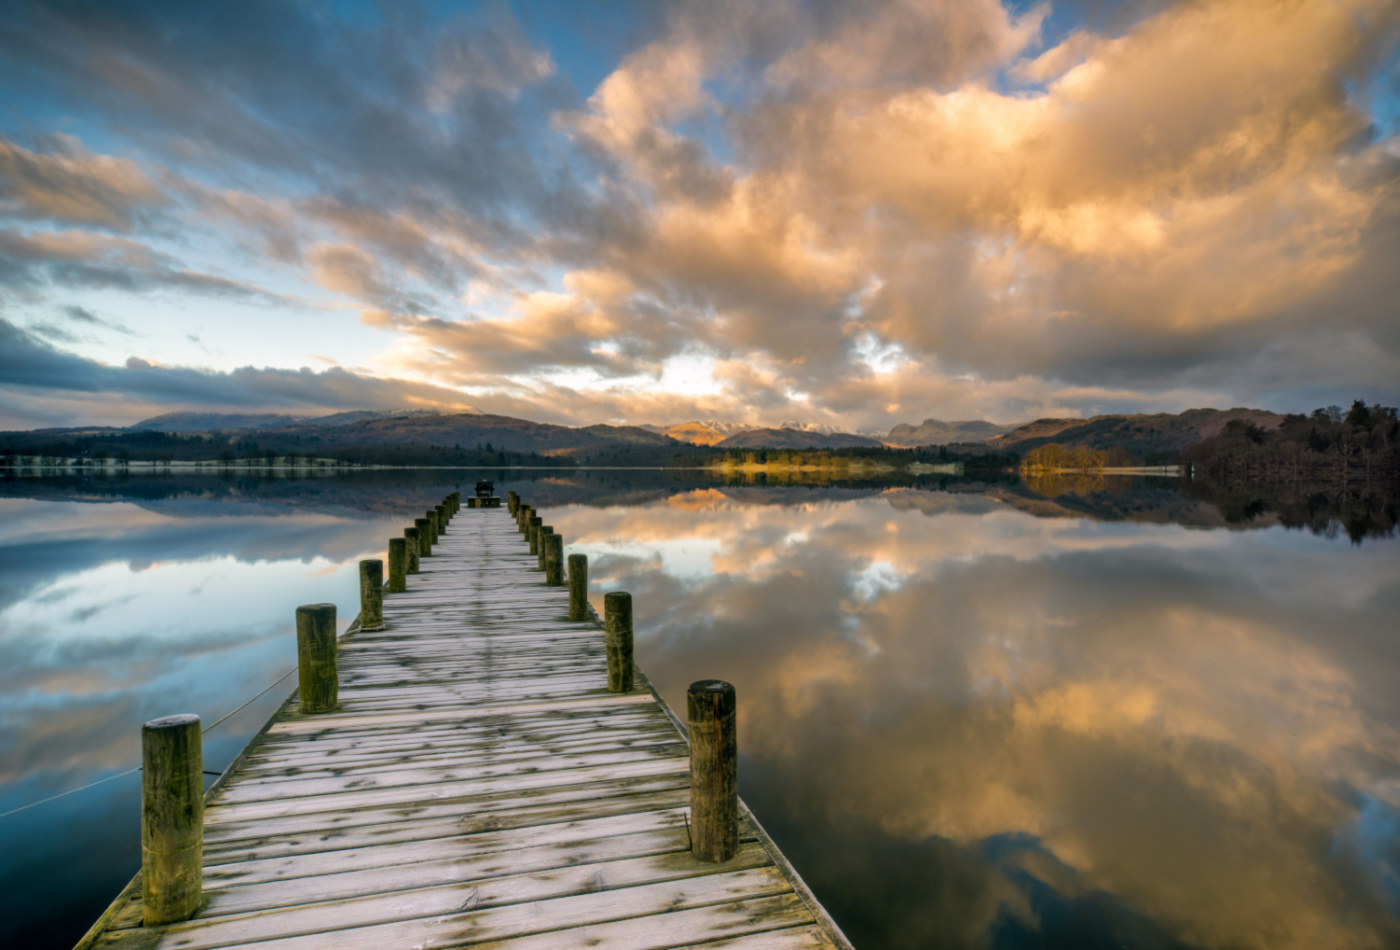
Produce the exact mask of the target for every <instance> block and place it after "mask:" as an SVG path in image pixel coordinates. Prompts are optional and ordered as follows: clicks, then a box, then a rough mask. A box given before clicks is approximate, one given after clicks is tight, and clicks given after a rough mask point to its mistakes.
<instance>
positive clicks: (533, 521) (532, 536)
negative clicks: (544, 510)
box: [525, 514, 544, 557]
mask: <svg viewBox="0 0 1400 950" xmlns="http://www.w3.org/2000/svg"><path fill="white" fill-rule="evenodd" d="M542 527H544V520H543V519H542V518H540V516H539V515H536V514H532V515H530V527H529V528H528V529H527V530H526V533H525V537H526V538H527V539H529V541H530V553H531V554H533V555H535V556H536V557H538V556H539V553H540V528H542Z"/></svg>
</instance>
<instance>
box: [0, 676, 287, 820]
mask: <svg viewBox="0 0 1400 950" xmlns="http://www.w3.org/2000/svg"><path fill="white" fill-rule="evenodd" d="M296 671H297V668H296V667H295V666H294V667H292V668H291V669H290V670H288V671H287V672H285V673H283V674H282V675H281V676H279V677H277V679H276V681H274V682H273V683H272V684H270V685H269V686H267V687H266V688H265V689H263V690H262V691H261V692H260V693H258V694H257V695H256V696H254V697H253V698H252V699H249V700H248V701H247V702H245V703H244V704H243V705H241V706H239V707H238V708H237V709H235V710H233V712H230V713H228V714H227V715H226V716H224V717H223V718H221V719H218V720H216V721H215V722H213V723H210V724H209V725H207V726H205V727H204V729H203V731H202V732H201V733H200V735H204V734H206V733H208V732H209V730H210V729H213V728H214V727H215V726H218V725H222V724H223V723H225V722H228V721H229V720H230V719H232V718H233V716H234V714H235V713H239V712H242V711H243V710H245V709H247V708H248V707H249V706H251V705H252V704H253V703H255V702H256V701H257V700H259V699H261V698H262V697H263V696H265V695H267V693H268V692H269V691H270V690H271V689H272V688H273V687H274V686H276V685H277V684H278V683H280V682H282V681H283V680H285V679H286V678H287V677H289V676H291V675H292V674H293V673H295V672H296ZM139 771H141V766H139V765H138V766H136V768H134V769H127V770H126V771H125V772H118V773H117V774H116V775H109V776H107V777H106V778H100V779H98V780H97V781H95V782H90V783H88V784H87V785H81V786H79V787H78V788H70V789H69V790H68V791H66V792H59V793H58V794H57V795H50V796H49V797H48V798H41V799H39V800H38V801H37V802H30V803H29V804H28V805H21V806H19V807H18V808H12V809H10V810H9V811H4V812H0V818H8V817H9V816H11V815H15V814H18V813H20V812H22V811H27V810H28V809H30V808H37V807H38V806H40V805H47V804H48V803H49V802H56V801H58V800H59V799H60V798H67V797H68V796H69V795H76V794H77V793H78V792H85V791H87V790H88V789H90V788H96V787H97V786H99V785H105V784H106V783H108V782H115V781H116V780H117V779H119V778H124V777H126V776H128V775H134V774H136V773H137V772H139ZM204 774H205V775H222V774H223V773H222V772H205V773H204Z"/></svg>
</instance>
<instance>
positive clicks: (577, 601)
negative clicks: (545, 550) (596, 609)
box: [569, 554, 588, 620]
mask: <svg viewBox="0 0 1400 950" xmlns="http://www.w3.org/2000/svg"><path fill="white" fill-rule="evenodd" d="M569 619H570V620H587V619H588V555H587V554H570V555H569Z"/></svg>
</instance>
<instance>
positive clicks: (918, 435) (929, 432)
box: [885, 419, 1013, 449]
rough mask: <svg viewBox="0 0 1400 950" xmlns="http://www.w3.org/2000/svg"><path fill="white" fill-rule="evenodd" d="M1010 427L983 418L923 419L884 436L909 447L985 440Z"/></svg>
mask: <svg viewBox="0 0 1400 950" xmlns="http://www.w3.org/2000/svg"><path fill="white" fill-rule="evenodd" d="M1012 428H1013V426H1002V425H997V424H996V423H995V422H987V421H986V420H984V419H976V420H971V421H964V422H944V421H942V420H941V419H925V420H924V421H923V422H921V423H919V424H918V425H917V426H912V425H909V424H908V423H907V422H906V423H902V424H900V425H897V426H895V427H894V428H893V429H891V430H890V434H889V435H888V436H886V437H885V443H886V444H887V445H894V446H898V447H899V448H902V449H910V448H914V447H916V446H920V445H948V444H949V443H952V442H963V443H968V442H986V441H987V440H988V439H992V438H995V437H996V436H998V435H1001V434H1002V433H1003V432H1006V431H1008V430H1010V429H1012Z"/></svg>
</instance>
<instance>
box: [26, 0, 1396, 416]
mask: <svg viewBox="0 0 1400 950" xmlns="http://www.w3.org/2000/svg"><path fill="white" fill-rule="evenodd" d="M1397 261H1400V3H1397V2H1396V0H1209V2H1173V0H1129V2H1125V3H1111V2H1107V0H1072V2H1071V0H1058V2H1049V3H1027V2H1015V3H1010V2H1008V3H999V2H997V0H873V2H862V3H842V2H835V0H807V2H803V0H703V2H702V0H636V2H626V0H617V2H609V3H603V2H598V3H582V2H572V3H571V2H563V0H560V2H539V3H527V2H516V3H507V2H487V3H413V2H403V3H399V2H396V3H384V4H374V3H367V2H357V3H329V2H301V3H298V2H280V0H246V2H242V3H239V4H223V3H203V2H187V0H175V2H91V3H76V2H74V3H27V2H23V0H0V428H10V429H15V428H36V427H47V426H72V425H88V424H103V425H125V424H130V423H132V422H135V421H137V420H139V419H142V418H146V417H148V416H152V415H156V414H159V413H163V412H170V411H179V410H204V411H210V410H212V411H230V412H250V411H269V412H283V413H291V414H294V415H317V414H324V413H328V412H335V411H341V410H345V409H381V408H383V409H387V408H437V409H444V410H451V409H467V408H470V409H475V410H479V411H484V412H496V413H502V414H505V415H512V416H517V417H522V418H527V419H533V420H536V421H542V422H556V423H566V424H591V423H598V422H607V423H628V424H639V423H656V424H668V423H679V422H685V421H688V420H692V419H721V420H725V421H731V422H743V423H750V424H764V425H774V424H779V423H781V422H785V421H796V422H803V423H814V424H824V425H832V426H838V427H841V428H845V429H850V430H856V431H871V432H873V431H887V430H888V429H889V428H890V427H891V426H893V425H894V424H897V423H901V422H915V423H917V422H919V421H921V420H923V419H925V418H930V417H933V418H939V419H944V420H960V419H989V420H992V421H995V422H1002V423H1010V422H1019V421H1026V420H1030V419H1034V418H1038V417H1043V416H1081V415H1092V414H1095V413H1102V412H1175V411H1180V410H1182V409H1185V408H1190V407H1197V406H1216V407H1220V408H1226V407H1230V406H1240V405H1245V406H1253V407H1259V408H1268V409H1275V410H1279V411H1307V410H1310V409H1312V408H1315V407H1317V406H1321V405H1328V404H1343V405H1345V404H1346V403H1347V402H1349V401H1350V400H1351V399H1354V398H1362V399H1366V400H1367V401H1368V402H1376V401H1379V402H1383V403H1386V404H1391V405H1393V404H1395V403H1396V402H1397V401H1400V304H1397V301H1398V300H1400V266H1397Z"/></svg>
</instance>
